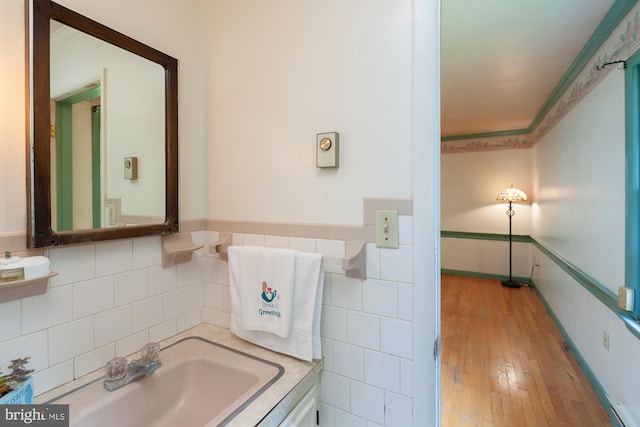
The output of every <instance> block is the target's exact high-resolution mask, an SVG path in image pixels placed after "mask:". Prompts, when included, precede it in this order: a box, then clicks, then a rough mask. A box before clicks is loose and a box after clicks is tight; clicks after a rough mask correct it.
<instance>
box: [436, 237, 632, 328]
mask: <svg viewBox="0 0 640 427" xmlns="http://www.w3.org/2000/svg"><path fill="white" fill-rule="evenodd" d="M440 236H441V237H448V238H457V239H472V240H509V236H508V235H502V234H489V233H470V232H460V231H441V232H440ZM514 241H519V242H523V243H533V244H534V245H535V246H536V247H537V248H538V249H539V250H540V252H542V253H543V254H544V255H545V256H547V257H548V258H549V259H551V260H552V261H553V262H554V263H555V264H556V265H557V266H558V267H560V268H561V269H562V270H563V271H564V272H565V273H567V274H568V275H569V276H571V277H572V278H573V279H574V280H575V281H576V282H578V283H579V284H580V285H581V286H582V287H583V288H585V289H586V290H587V291H589V293H591V295H593V296H594V297H596V298H597V299H598V300H599V301H600V302H601V303H602V304H604V305H605V306H606V307H608V308H609V309H610V310H611V311H613V312H614V313H615V314H616V315H617V316H618V317H619V318H620V320H622V321H623V322H624V323H625V325H626V326H627V329H629V331H630V332H631V333H632V334H633V335H635V336H636V337H637V338H639V339H640V322H639V321H638V320H637V319H636V316H635V313H634V314H631V313H629V312H626V311H624V310H622V309H621V308H620V307H618V296H617V295H616V294H615V293H614V292H612V291H611V290H610V289H609V288H607V287H606V286H605V285H603V284H602V283H600V282H599V281H598V280H596V279H594V278H593V277H591V276H590V275H589V274H587V273H585V272H584V271H582V270H581V269H580V268H578V267H576V266H575V265H573V264H572V263H570V262H569V261H567V260H565V259H563V258H562V257H561V256H560V255H558V254H556V253H555V252H554V251H553V250H552V249H550V248H549V247H547V246H546V245H545V244H544V243H542V242H540V241H538V240H536V239H535V238H533V237H531V236H522V235H520V236H518V240H515V236H514ZM440 272H441V273H443V274H456V275H459V276H468V277H481V278H486V279H499V280H505V279H508V277H507V276H501V275H497V274H491V273H480V272H476V271H466V270H453V269H445V268H443V269H441V270H440ZM516 280H517V281H519V282H524V283H529V278H527V277H519V278H516ZM638 305H640V304H637V305H636V306H638Z"/></svg>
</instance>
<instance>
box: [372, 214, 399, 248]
mask: <svg viewBox="0 0 640 427" xmlns="http://www.w3.org/2000/svg"><path fill="white" fill-rule="evenodd" d="M376 246H377V247H379V248H391V249H397V248H398V211H390V210H389V211H387V210H385V211H376Z"/></svg>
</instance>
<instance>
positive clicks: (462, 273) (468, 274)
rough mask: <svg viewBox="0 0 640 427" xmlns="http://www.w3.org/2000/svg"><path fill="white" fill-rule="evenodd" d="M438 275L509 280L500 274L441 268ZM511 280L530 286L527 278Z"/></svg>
mask: <svg viewBox="0 0 640 427" xmlns="http://www.w3.org/2000/svg"><path fill="white" fill-rule="evenodd" d="M440 273H442V274H455V275H456V276H466V277H479V278H481V279H495V280H509V276H504V275H501V274H491V273H478V272H476V271H466V270H453V269H450V268H441V269H440ZM513 280H515V281H516V282H522V283H525V284H527V285H531V283H530V280H529V277H515V276H514V277H513Z"/></svg>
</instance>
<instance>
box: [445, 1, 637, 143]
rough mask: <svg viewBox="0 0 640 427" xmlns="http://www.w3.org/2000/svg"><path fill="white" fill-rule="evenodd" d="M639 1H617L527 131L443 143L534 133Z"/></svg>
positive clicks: (500, 133)
mask: <svg viewBox="0 0 640 427" xmlns="http://www.w3.org/2000/svg"><path fill="white" fill-rule="evenodd" d="M637 2H638V0H616V1H615V2H614V4H613V5H612V6H611V8H610V9H609V11H608V12H607V14H606V15H605V16H604V18H603V19H602V21H600V24H599V25H598V27H597V28H596V30H595V31H594V32H593V34H592V35H591V37H590V38H589V40H588V41H587V43H586V44H585V45H584V47H583V48H582V50H581V51H580V53H579V54H578V56H577V57H576V59H575V60H574V61H573V63H572V64H571V66H570V67H569V69H568V70H567V72H566V73H565V74H564V76H562V78H561V79H560V82H559V83H558V84H557V85H556V87H555V88H554V90H553V92H551V95H549V97H548V98H547V100H546V101H545V103H544V104H543V105H542V108H541V109H540V111H539V112H538V114H537V115H536V117H535V118H534V119H533V122H531V124H530V125H529V127H528V128H526V129H514V130H506V131H499V132H487V133H479V134H469V135H457V136H444V137H442V138H441V139H440V141H441V142H448V141H454V140H455V141H459V140H465V139H474V138H475V139H478V138H489V137H496V136H511V135H523V134H527V133H533V132H534V130H535V129H536V128H537V127H538V125H539V124H540V123H541V122H542V120H543V119H544V117H545V116H546V115H547V113H549V111H551V108H553V106H554V105H555V104H556V103H557V102H558V101H559V100H560V98H561V97H562V95H563V94H564V93H565V92H566V90H567V89H568V88H569V86H570V85H571V83H573V81H574V80H575V79H576V77H577V76H578V74H580V72H581V71H582V69H583V68H584V67H585V66H586V65H587V64H588V62H589V60H590V59H591V58H592V57H593V55H595V54H596V52H597V51H598V49H600V47H601V46H602V45H603V44H604V42H605V41H606V40H607V39H608V38H609V36H611V34H612V33H613V31H614V30H615V28H616V27H617V26H618V25H619V24H620V22H622V20H623V19H624V18H625V16H627V14H628V13H629V11H630V10H631V8H632V7H633V6H635V4H636V3H637Z"/></svg>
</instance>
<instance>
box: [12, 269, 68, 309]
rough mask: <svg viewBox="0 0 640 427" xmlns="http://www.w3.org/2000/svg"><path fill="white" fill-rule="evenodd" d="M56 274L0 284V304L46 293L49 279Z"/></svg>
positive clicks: (51, 273)
mask: <svg viewBox="0 0 640 427" xmlns="http://www.w3.org/2000/svg"><path fill="white" fill-rule="evenodd" d="M57 274H58V273H55V272H53V271H52V272H50V273H49V274H47V275H46V276H40V277H34V278H32V279H26V280H14V281H11V282H2V283H0V304H1V303H3V302H9V301H13V300H17V299H22V298H26V297H32V296H34V295H40V294H44V293H45V292H47V287H48V285H49V279H50V278H52V277H53V276H56V275H57Z"/></svg>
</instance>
